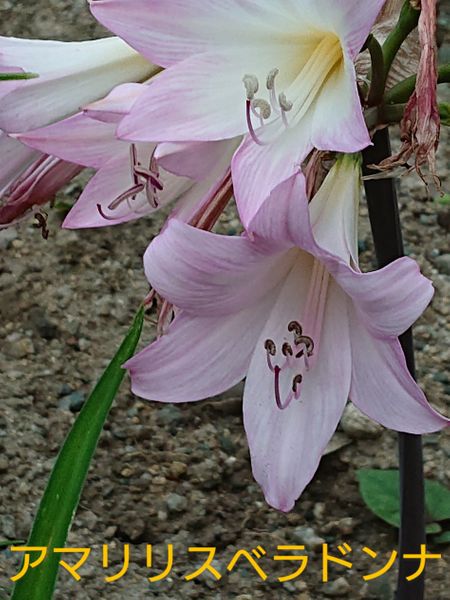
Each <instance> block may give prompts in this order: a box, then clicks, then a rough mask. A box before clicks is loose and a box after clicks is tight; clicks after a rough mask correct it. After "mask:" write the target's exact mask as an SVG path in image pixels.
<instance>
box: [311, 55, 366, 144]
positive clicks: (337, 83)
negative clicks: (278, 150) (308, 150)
mask: <svg viewBox="0 0 450 600" xmlns="http://www.w3.org/2000/svg"><path fill="white" fill-rule="evenodd" d="M312 144H313V145H314V147H315V148H317V149H319V150H334V151H338V152H357V151H358V150H362V149H363V148H366V147H367V146H370V145H371V141H370V136H369V132H368V130H367V126H366V123H365V121H364V115H363V111H362V108H361V101H360V99H359V96H358V90H357V87H356V74H355V67H354V66H353V64H352V63H351V61H350V60H348V59H347V60H345V61H344V63H343V64H342V65H341V66H340V67H338V68H336V69H335V70H334V71H333V73H332V74H331V75H330V76H329V78H328V80H327V81H326V83H325V85H324V87H323V89H322V91H321V93H320V94H318V95H317V98H316V102H315V105H314V118H313V121H312Z"/></svg>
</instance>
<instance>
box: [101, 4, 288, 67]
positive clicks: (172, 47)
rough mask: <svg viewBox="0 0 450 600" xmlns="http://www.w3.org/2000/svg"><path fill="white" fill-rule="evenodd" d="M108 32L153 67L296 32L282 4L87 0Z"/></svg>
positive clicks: (284, 5) (286, 7)
mask: <svg viewBox="0 0 450 600" xmlns="http://www.w3.org/2000/svg"><path fill="white" fill-rule="evenodd" d="M90 2H91V11H92V13H93V14H94V16H95V17H96V19H98V20H99V21H100V23H102V24H103V25H105V26H106V27H107V28H108V29H109V30H111V31H113V32H114V33H116V34H117V35H120V37H122V38H123V39H125V40H126V41H127V42H128V43H129V44H130V45H131V46H133V48H136V49H137V50H138V51H139V52H140V53H141V54H143V55H144V56H146V57H147V58H148V59H149V60H151V61H152V62H155V63H156V64H158V65H162V66H164V67H168V66H170V65H173V64H174V63H177V62H180V61H183V60H184V59H186V58H187V57H189V56H191V55H192V54H197V53H204V52H208V51H211V50H215V49H218V48H221V49H223V50H224V51H227V50H228V49H229V48H236V47H237V46H238V45H248V44H252V43H253V44H255V45H259V46H261V47H263V46H264V45H266V44H267V43H268V42H269V41H273V40H274V39H276V38H277V37H278V38H279V37H284V36H288V35H289V34H290V33H291V34H295V33H296V31H297V27H298V23H297V22H296V21H295V20H293V19H292V14H291V13H292V11H291V10H290V7H289V6H288V4H289V3H288V4H286V3H285V2H278V3H276V4H274V3H273V1H272V0H270V1H269V0H226V1H223V0H221V1H217V0H188V1H187V0H184V1H183V0H134V1H133V2H132V3H130V2H129V0H90Z"/></svg>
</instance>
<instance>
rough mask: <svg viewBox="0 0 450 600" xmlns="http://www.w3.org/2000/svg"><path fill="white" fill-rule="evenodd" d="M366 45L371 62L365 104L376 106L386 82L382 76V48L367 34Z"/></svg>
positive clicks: (381, 96)
mask: <svg viewBox="0 0 450 600" xmlns="http://www.w3.org/2000/svg"><path fill="white" fill-rule="evenodd" d="M366 47H367V48H368V50H369V52H370V60H371V63H372V68H371V73H370V90H369V95H368V97H367V104H368V105H369V106H378V104H380V102H381V100H382V98H383V92H384V86H385V83H386V80H385V77H384V57H383V49H382V48H381V46H380V44H379V43H378V41H377V39H376V38H375V37H374V36H373V35H369V37H368V39H367V42H366Z"/></svg>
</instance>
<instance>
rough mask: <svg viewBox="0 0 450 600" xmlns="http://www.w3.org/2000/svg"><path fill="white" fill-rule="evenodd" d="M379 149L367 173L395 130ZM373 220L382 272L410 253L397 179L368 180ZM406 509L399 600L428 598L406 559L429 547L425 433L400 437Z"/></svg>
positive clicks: (370, 152)
mask: <svg viewBox="0 0 450 600" xmlns="http://www.w3.org/2000/svg"><path fill="white" fill-rule="evenodd" d="M373 144H374V145H373V146H370V147H369V148H367V149H366V150H365V151H364V153H363V156H364V167H363V171H364V174H365V175H373V174H374V173H375V172H376V171H373V170H370V169H368V168H367V165H370V164H378V163H379V162H381V161H382V160H383V159H385V158H387V157H388V156H390V155H391V147H390V141H389V130H388V129H387V128H386V129H383V130H381V131H378V132H377V133H376V134H375V136H374V138H373ZM364 186H365V189H366V197H367V204H368V208H369V218H370V224H371V228H372V235H373V240H374V244H375V252H376V256H377V261H378V266H379V268H381V267H384V266H386V265H387V264H389V263H390V262H392V261H394V260H396V259H397V258H400V257H401V256H403V255H404V252H403V240H402V231H401V225H400V218H399V213H398V204H397V193H396V190H395V184H394V180H393V179H390V178H389V179H372V180H368V181H365V182H364ZM400 343H401V346H402V348H403V352H404V353H405V358H406V364H407V366H408V369H409V372H410V373H411V375H412V376H413V377H415V368H414V350H413V338H412V331H411V329H409V330H408V331H406V332H405V333H404V334H403V335H401V336H400ZM399 471H400V510H401V524H400V533H399V551H398V554H399V571H398V582H397V594H396V598H397V600H423V598H424V592H425V577H424V575H423V574H422V575H421V576H420V577H417V578H416V579H413V580H412V581H410V582H409V581H407V579H406V577H407V575H411V574H412V573H414V572H415V571H416V569H417V568H418V565H419V561H415V560H411V559H408V560H406V561H405V560H404V559H403V558H402V557H403V554H419V553H420V545H421V544H425V499H424V479H423V460H422V440H421V437H420V435H412V434H409V433H399Z"/></svg>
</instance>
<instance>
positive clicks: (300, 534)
mask: <svg viewBox="0 0 450 600" xmlns="http://www.w3.org/2000/svg"><path fill="white" fill-rule="evenodd" d="M292 539H293V540H294V541H295V542H299V543H300V544H303V545H304V546H306V548H307V549H311V550H318V549H319V548H322V544H325V540H324V539H323V538H321V537H319V536H318V535H317V533H316V532H315V531H314V529H313V528H312V527H296V528H295V529H294V531H293V532H292Z"/></svg>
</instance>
